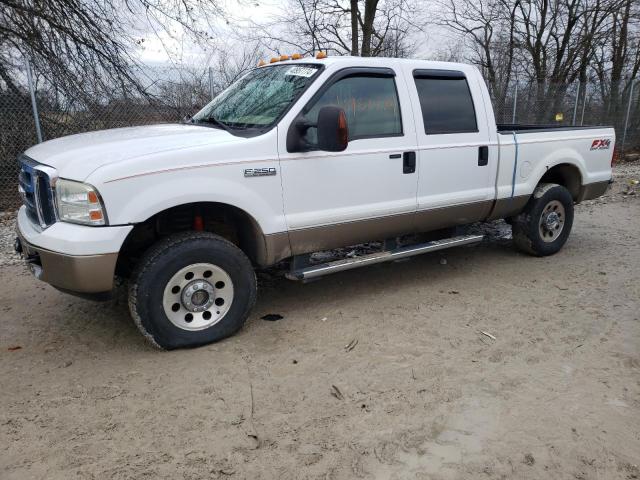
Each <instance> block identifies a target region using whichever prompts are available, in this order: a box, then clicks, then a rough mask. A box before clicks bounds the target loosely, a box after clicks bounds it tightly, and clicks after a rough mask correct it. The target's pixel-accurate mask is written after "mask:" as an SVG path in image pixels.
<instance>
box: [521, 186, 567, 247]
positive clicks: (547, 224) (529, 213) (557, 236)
mask: <svg viewBox="0 0 640 480" xmlns="http://www.w3.org/2000/svg"><path fill="white" fill-rule="evenodd" d="M512 225H513V241H514V243H515V245H516V247H517V248H519V249H520V250H522V251H524V252H527V253H530V254H531V255H536V256H540V257H542V256H546V255H553V254H554V253H556V252H558V251H559V250H560V249H561V248H562V247H563V245H564V244H565V242H566V241H567V238H569V234H570V233H571V227H572V226H573V198H572V197H571V193H569V191H568V190H567V189H566V188H564V187H563V186H561V185H557V184H555V183H542V184H540V185H538V187H536V189H535V191H534V192H533V196H532V197H531V199H530V200H529V203H528V204H527V206H526V207H525V209H524V211H523V212H522V213H521V214H519V215H518V216H517V217H515V218H513V219H512Z"/></svg>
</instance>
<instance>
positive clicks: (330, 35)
mask: <svg viewBox="0 0 640 480" xmlns="http://www.w3.org/2000/svg"><path fill="white" fill-rule="evenodd" d="M417 8H418V7H417V3H416V2H413V1H412V0H362V1H358V0H349V1H346V0H290V1H289V3H287V4H286V6H285V7H284V8H283V11H282V12H280V13H277V14H275V15H274V16H273V18H271V19H270V20H269V21H267V22H262V23H257V22H254V23H253V24H252V30H253V38H260V39H262V41H263V42H265V44H266V46H267V47H268V48H270V49H273V50H275V51H279V50H280V49H282V48H287V49H296V50H298V51H300V52H301V53H305V54H309V53H310V54H314V53H315V52H317V51H319V50H328V51H332V52H335V53H338V54H350V55H361V56H363V57H368V56H382V55H391V56H406V55H408V54H410V53H411V52H412V51H413V49H412V47H411V44H410V43H409V42H408V36H409V34H410V33H411V31H412V30H413V31H414V32H417V31H418V30H419V29H420V28H421V26H420V25H419V24H418V23H417V22H416V21H415V17H416V15H415V14H416V11H417ZM292 11H293V12H296V13H298V12H299V14H296V15H291V12H292Z"/></svg>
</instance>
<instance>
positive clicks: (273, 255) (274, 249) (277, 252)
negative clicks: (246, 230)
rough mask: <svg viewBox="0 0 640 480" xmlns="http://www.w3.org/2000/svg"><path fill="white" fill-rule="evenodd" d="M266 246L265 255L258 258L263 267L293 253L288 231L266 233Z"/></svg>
mask: <svg viewBox="0 0 640 480" xmlns="http://www.w3.org/2000/svg"><path fill="white" fill-rule="evenodd" d="M264 246H265V251H264V257H262V258H260V259H258V264H259V265H260V266H262V267H266V266H269V265H273V264H275V263H278V262H279V261H280V260H283V259H285V258H288V257H290V256H291V255H292V253H291V244H290V243H289V234H288V233H287V232H281V233H270V234H268V235H264Z"/></svg>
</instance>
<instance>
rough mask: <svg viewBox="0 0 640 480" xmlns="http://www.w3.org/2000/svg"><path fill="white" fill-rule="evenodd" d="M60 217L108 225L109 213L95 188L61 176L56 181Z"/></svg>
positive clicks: (74, 221) (85, 222)
mask: <svg viewBox="0 0 640 480" xmlns="http://www.w3.org/2000/svg"><path fill="white" fill-rule="evenodd" d="M56 203H57V207H58V218H59V219H60V220H62V221H65V222H72V223H82V224H84V225H106V224H107V215H106V213H105V211H104V206H103V205H102V202H101V201H100V196H99V195H98V192H97V191H96V189H95V188H93V187H92V186H91V185H87V184H85V183H81V182H74V181H72V180H65V179H62V178H59V179H58V181H57V182H56Z"/></svg>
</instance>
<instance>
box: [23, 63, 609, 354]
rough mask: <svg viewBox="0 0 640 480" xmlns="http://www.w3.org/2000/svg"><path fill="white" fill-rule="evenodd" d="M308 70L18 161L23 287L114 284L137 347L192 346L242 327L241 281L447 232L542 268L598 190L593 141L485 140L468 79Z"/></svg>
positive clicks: (257, 81)
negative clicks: (473, 229)
mask: <svg viewBox="0 0 640 480" xmlns="http://www.w3.org/2000/svg"><path fill="white" fill-rule="evenodd" d="M318 57H319V58H318ZM318 57H316V58H313V57H311V58H296V59H294V60H288V59H283V60H282V61H275V60H277V59H274V61H273V62H272V63H270V64H267V65H263V66H260V67H258V68H255V69H254V70H252V71H250V72H249V73H248V74H247V75H245V76H244V77H243V78H241V79H240V80H238V81H237V82H236V83H234V84H233V85H231V86H230V87H229V88H228V89H226V90H225V91H224V92H223V93H221V94H220V95H219V96H217V97H216V98H215V99H214V100H213V101H211V103H209V104H208V105H206V106H205V107H204V108H203V109H202V110H201V111H200V112H198V113H196V114H195V115H194V116H193V117H192V118H190V119H189V120H188V121H183V122H181V123H176V124H168V125H153V126H142V127H132V128H119V129H113V130H104V131H97V132H91V133H84V134H79V135H72V136H68V137H63V138H59V139H55V140H51V141H48V142H44V143H42V144H39V145H36V146H34V147H32V148H30V149H29V150H27V151H26V152H25V153H24V155H23V156H21V158H20V160H19V161H20V162H21V172H20V179H19V183H20V187H19V188H20V192H21V194H22V196H23V199H24V206H23V207H21V208H20V210H19V213H18V219H17V230H18V238H17V240H16V249H17V250H18V251H19V252H20V253H21V254H22V255H23V256H24V258H25V259H26V261H27V263H28V265H29V268H30V269H31V271H32V272H33V273H34V274H35V276H36V277H38V278H39V279H41V280H43V281H45V282H48V283H49V284H51V285H53V286H54V287H56V288H58V289H60V290H63V291H66V292H71V293H76V294H79V295H84V296H90V297H95V298H98V297H102V296H106V295H108V294H109V292H111V291H112V290H113V288H114V278H116V277H121V278H125V279H128V284H129V306H130V311H131V315H132V317H133V319H134V321H135V322H136V324H137V325H138V327H139V328H140V330H141V331H142V333H143V334H144V335H145V336H146V337H147V338H148V339H149V340H150V341H151V342H152V343H153V344H154V345H156V346H158V347H161V348H164V349H173V348H180V347H193V346H198V345H203V344H207V343H210V342H214V341H217V340H220V339H222V338H225V337H227V336H229V335H231V334H233V333H234V332H236V331H237V330H238V329H240V328H241V327H242V325H243V323H244V321H245V319H246V318H247V317H248V315H249V312H250V310H251V308H252V307H253V305H254V303H255V300H256V290H257V286H256V276H255V269H258V268H265V267H269V266H273V265H275V264H279V263H281V264H288V266H289V271H288V273H287V277H289V278H291V279H294V280H308V279H310V278H314V277H318V276H321V275H326V274H329V273H333V272H337V271H340V270H345V269H349V268H355V267H359V266H365V265H369V264H372V263H377V262H382V261H388V260H393V259H397V258H402V257H408V256H412V255H417V254H419V253H424V252H429V251H433V250H439V249H442V248H448V247H452V246H457V245H464V244H468V243H473V242H477V241H479V240H480V239H481V236H479V235H471V234H464V233H462V234H461V233H460V232H461V230H462V229H461V228H459V226H463V225H468V224H471V223H474V222H482V221H490V220H494V219H503V218H504V219H507V221H508V222H509V223H511V224H512V227H513V240H514V244H515V245H516V247H518V248H520V249H521V250H524V251H526V252H528V253H530V254H533V255H537V256H544V255H550V254H553V253H556V252H557V251H558V250H560V248H561V247H562V246H563V245H564V243H565V242H566V240H567V237H568V236H569V233H570V231H571V227H572V223H573V217H574V215H573V212H574V210H573V209H574V204H576V203H579V202H581V201H583V200H586V199H592V198H595V197H598V196H600V195H602V194H603V193H604V192H605V191H606V189H607V188H608V186H609V183H610V181H611V163H612V155H613V149H614V144H615V132H614V130H613V128H608V127H549V126H526V125H496V122H495V118H494V113H493V110H492V107H491V102H490V98H489V92H488V90H487V87H486V86H485V83H484V81H483V79H482V77H481V75H480V72H479V71H478V70H477V69H476V68H475V67H472V66H469V65H464V64H458V63H443V62H432V61H422V60H407V59H391V58H358V57H326V58H325V56H324V55H320V56H318ZM425 232H431V235H430V236H429V235H426V236H424V237H423V241H417V243H409V244H407V243H406V242H402V241H400V242H399V241H397V239H398V238H409V236H411V235H414V237H415V238H420V236H419V235H418V234H421V233H425ZM376 240H377V241H380V243H379V244H380V251H379V252H373V253H370V254H367V255H361V256H356V257H353V258H343V259H337V260H333V261H330V262H326V263H322V262H318V261H314V258H317V256H316V257H312V254H313V253H314V252H320V251H324V250H328V249H334V248H336V247H345V246H349V245H355V244H359V243H362V242H370V241H376Z"/></svg>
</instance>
